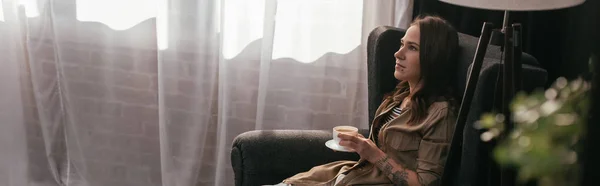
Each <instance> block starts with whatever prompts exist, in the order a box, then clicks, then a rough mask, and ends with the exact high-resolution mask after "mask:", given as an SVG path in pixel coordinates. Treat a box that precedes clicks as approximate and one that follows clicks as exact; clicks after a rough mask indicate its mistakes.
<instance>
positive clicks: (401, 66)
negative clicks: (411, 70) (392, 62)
mask: <svg viewBox="0 0 600 186" xmlns="http://www.w3.org/2000/svg"><path fill="white" fill-rule="evenodd" d="M403 68H406V67H405V66H404V65H401V64H400V63H396V69H403Z"/></svg>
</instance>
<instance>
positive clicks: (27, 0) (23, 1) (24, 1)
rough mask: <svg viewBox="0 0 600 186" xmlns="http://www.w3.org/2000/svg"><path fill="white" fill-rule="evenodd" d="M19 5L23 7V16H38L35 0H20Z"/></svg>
mask: <svg viewBox="0 0 600 186" xmlns="http://www.w3.org/2000/svg"><path fill="white" fill-rule="evenodd" d="M19 5H22V6H24V7H25V16H27V17H37V16H40V11H39V9H38V8H39V7H38V3H37V0H20V1H19Z"/></svg>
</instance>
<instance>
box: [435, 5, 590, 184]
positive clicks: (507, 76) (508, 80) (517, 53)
mask: <svg viewBox="0 0 600 186" xmlns="http://www.w3.org/2000/svg"><path fill="white" fill-rule="evenodd" d="M440 1H442V2H446V3H449V4H454V5H458V6H464V7H470V8H478V9H486V10H500V11H504V21H503V25H502V28H501V29H494V28H492V27H493V25H492V24H491V23H488V22H485V23H484V24H483V28H482V30H481V36H480V37H479V43H478V45H477V49H476V51H475V57H474V58H473V67H472V70H471V71H470V72H469V75H468V77H469V78H468V80H467V88H466V90H465V93H464V96H463V99H468V100H470V99H472V96H473V92H474V87H475V85H476V84H477V80H478V78H477V77H478V76H479V71H480V70H481V65H482V63H483V58H484V56H485V51H486V49H487V45H488V44H489V43H490V39H492V40H496V39H498V38H503V41H502V42H501V43H502V45H501V46H502V47H501V48H502V52H503V55H504V66H503V83H502V95H503V96H502V112H503V114H504V115H505V116H506V118H511V116H510V111H509V103H510V101H511V100H512V98H513V97H514V95H515V94H516V93H517V92H518V91H519V90H521V88H522V80H521V68H522V67H521V65H522V63H521V53H522V43H521V41H522V39H521V36H522V31H521V24H519V23H509V20H510V19H509V13H510V11H542V10H555V9H562V8H568V7H573V6H576V5H579V4H582V3H583V2H584V1H585V0H440ZM492 33H493V34H492ZM463 104H465V102H464V100H463ZM469 104H470V103H469ZM469 104H468V105H469ZM467 112H468V111H464V110H460V111H459V118H466V115H467ZM506 121H507V122H506V131H510V130H512V128H513V123H512V121H511V120H510V119H507V120H506ZM464 122H466V121H460V120H459V121H458V124H461V125H460V126H464V124H463V123H464ZM460 126H457V127H460ZM500 177H501V185H502V186H512V185H514V184H515V183H516V182H515V181H516V174H515V172H514V171H511V170H503V171H501V175H500Z"/></svg>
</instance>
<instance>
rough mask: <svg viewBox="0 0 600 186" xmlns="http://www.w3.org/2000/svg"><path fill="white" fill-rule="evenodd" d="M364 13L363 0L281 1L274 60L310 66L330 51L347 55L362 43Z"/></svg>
mask: <svg viewBox="0 0 600 186" xmlns="http://www.w3.org/2000/svg"><path fill="white" fill-rule="evenodd" d="M362 14H363V1H362V0H328V1H293V0H289V1H281V2H279V3H278V5H277V16H276V17H275V38H274V39H273V56H272V58H273V59H278V58H293V59H296V60H298V61H300V62H303V63H310V62H314V61H315V60H317V59H318V58H319V57H321V56H323V55H324V54H326V53H328V52H333V53H340V54H341V53H348V52H350V51H352V50H354V49H355V48H356V47H357V46H359V45H360V43H361V38H362V37H361V36H362Z"/></svg>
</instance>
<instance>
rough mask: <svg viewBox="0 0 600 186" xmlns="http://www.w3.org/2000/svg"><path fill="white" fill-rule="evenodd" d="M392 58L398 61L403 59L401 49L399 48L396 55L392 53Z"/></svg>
mask: <svg viewBox="0 0 600 186" xmlns="http://www.w3.org/2000/svg"><path fill="white" fill-rule="evenodd" d="M394 57H396V58H398V59H404V55H403V54H402V48H400V49H399V50H398V51H396V53H394Z"/></svg>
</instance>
